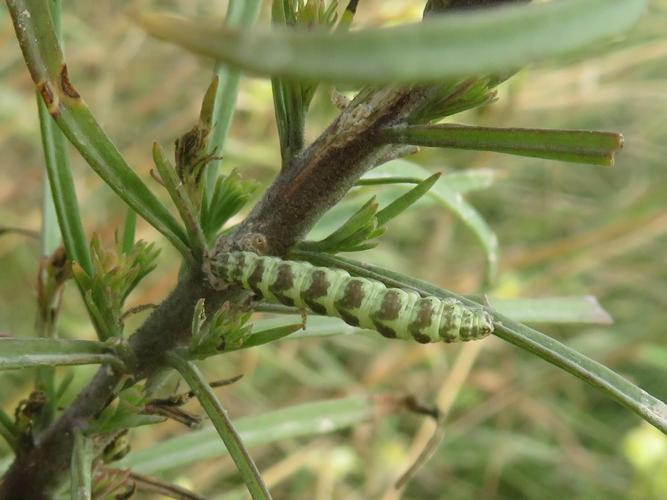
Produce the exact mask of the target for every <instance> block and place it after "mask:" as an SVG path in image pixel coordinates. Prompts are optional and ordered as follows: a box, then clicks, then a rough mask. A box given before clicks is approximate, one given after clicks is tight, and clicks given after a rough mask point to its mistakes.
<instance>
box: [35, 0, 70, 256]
mask: <svg viewBox="0 0 667 500" xmlns="http://www.w3.org/2000/svg"><path fill="white" fill-rule="evenodd" d="M49 6H50V12H51V18H52V19H53V26H54V29H55V32H56V36H57V37H58V39H59V40H60V44H61V46H62V29H61V22H60V18H61V16H60V11H61V6H60V0H53V1H51V2H50V4H49ZM35 97H36V98H37V107H38V112H39V121H40V131H41V134H42V147H43V150H44V159H45V161H46V162H49V161H51V162H58V161H62V160H64V161H65V163H63V166H62V167H60V168H67V169H69V165H68V163H67V160H68V157H67V151H66V150H65V147H64V144H65V139H64V137H63V135H62V132H61V131H60V130H59V129H58V127H57V126H56V125H55V123H53V121H52V120H51V117H50V116H49V114H48V112H47V110H46V107H45V106H44V102H43V101H42V98H41V96H40V95H39V93H38V92H36V93H35ZM57 136H59V137H57ZM61 155H62V156H64V158H62V157H61ZM55 164H56V165H57V164H58V163H55ZM58 168H59V167H56V169H55V170H58ZM72 191H73V188H72ZM61 240H62V237H61V232H60V226H59V224H58V215H57V213H56V207H55V204H54V200H53V193H52V192H51V186H50V184H49V181H48V172H47V177H46V178H45V181H44V182H43V183H42V255H44V256H47V255H51V254H52V253H53V252H54V251H55V249H56V248H58V246H59V245H60V242H61Z"/></svg>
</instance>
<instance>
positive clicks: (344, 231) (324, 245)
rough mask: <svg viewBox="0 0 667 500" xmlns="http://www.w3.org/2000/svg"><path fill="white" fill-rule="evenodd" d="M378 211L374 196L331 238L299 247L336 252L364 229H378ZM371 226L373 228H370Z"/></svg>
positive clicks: (330, 236) (306, 243)
mask: <svg viewBox="0 0 667 500" xmlns="http://www.w3.org/2000/svg"><path fill="white" fill-rule="evenodd" d="M377 209H378V203H377V200H376V199H375V196H373V197H372V198H371V199H370V200H368V201H367V202H366V203H364V204H363V205H362V206H361V208H359V210H357V211H356V212H355V213H354V214H352V216H351V217H350V218H349V219H347V220H346V221H345V223H344V224H343V225H342V226H341V227H339V228H338V229H336V230H335V231H334V232H333V233H331V234H330V235H329V236H327V237H326V238H324V239H323V240H321V241H305V242H303V243H301V244H300V245H299V246H300V248H304V249H308V250H312V251H319V252H327V251H332V250H336V249H337V248H338V247H339V246H340V245H341V244H343V242H345V241H346V240H348V239H350V238H352V237H353V236H356V233H358V232H360V231H363V230H364V229H370V230H371V231H372V230H374V229H375V228H376V227H377V223H375V221H374V219H375V216H376V212H377ZM369 225H371V226H372V227H371V228H368V226H369ZM357 241H359V240H358V239H357V238H355V242H357Z"/></svg>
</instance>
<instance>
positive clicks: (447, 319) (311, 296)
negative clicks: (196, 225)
mask: <svg viewBox="0 0 667 500" xmlns="http://www.w3.org/2000/svg"><path fill="white" fill-rule="evenodd" d="M212 267H213V269H212V271H213V274H214V275H215V276H216V277H217V278H219V279H221V280H223V281H224V282H227V283H236V284H238V285H241V286H243V287H244V288H246V289H248V290H252V291H253V292H254V293H255V294H257V295H258V296H260V297H263V298H265V299H268V300H272V301H277V302H280V303H282V304H285V305H289V306H297V307H300V308H307V309H310V310H312V311H314V312H316V313H319V314H326V315H327V316H337V317H339V318H341V319H342V320H343V321H345V322H346V323H348V324H350V325H352V326H360V327H362V328H369V329H372V330H377V331H378V332H379V333H381V334H382V335H384V336H385V337H389V338H401V339H406V340H409V339H414V340H416V341H417V342H420V343H429V342H459V341H465V340H476V339H481V338H483V337H486V336H487V335H489V334H490V333H491V332H493V319H492V317H491V315H490V314H489V313H487V312H486V311H485V310H484V309H483V308H482V307H470V306H467V305H465V304H463V303H462V302H461V301H458V300H456V299H438V298H436V297H421V296H419V295H418V294H417V293H416V292H412V291H405V290H401V289H399V288H387V287H386V286H385V285H384V284H383V283H381V282H379V281H375V280H370V279H366V278H357V277H352V276H350V275H349V273H347V272H346V271H343V270H341V269H329V268H327V267H315V266H313V265H311V264H309V263H307V262H295V261H289V260H282V259H279V258H276V257H263V256H259V255H257V254H254V253H250V252H228V253H221V254H220V255H219V257H218V259H217V265H214V266H212Z"/></svg>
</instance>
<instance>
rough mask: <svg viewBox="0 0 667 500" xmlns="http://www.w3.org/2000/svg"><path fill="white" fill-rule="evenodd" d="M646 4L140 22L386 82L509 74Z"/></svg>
mask: <svg viewBox="0 0 667 500" xmlns="http://www.w3.org/2000/svg"><path fill="white" fill-rule="evenodd" d="M644 6H645V1H643V0H561V1H559V2H550V3H546V4H545V3H539V4H535V5H528V6H510V7H504V8H498V9H482V10H479V11H475V12H471V13H452V14H448V15H442V16H433V17H432V18H429V19H427V20H426V21H424V22H423V23H421V24H416V25H409V26H399V27H394V28H386V29H369V30H365V31H357V32H349V33H345V32H338V33H334V34H328V33H326V32H323V31H312V32H308V31H297V30H288V29H275V30H272V31H266V30H264V31H260V30H256V31H238V30H229V29H221V28H220V27H219V26H217V25H215V24H213V23H210V22H209V23H207V22H205V21H201V20H197V21H194V20H187V19H183V18H179V17H175V16H169V15H164V14H154V13H144V14H141V15H139V16H138V21H139V22H140V23H141V24H142V26H143V27H144V29H145V30H146V31H147V32H148V33H150V34H152V35H154V36H156V37H158V38H161V39H164V40H167V41H171V42H174V43H177V44H179V45H181V46H183V47H185V48H187V49H189V50H191V51H193V52H196V53H199V54H203V55H207V56H210V57H213V58H216V59H219V60H221V61H225V62H227V63H229V64H233V65H236V66H238V67H240V68H242V69H244V70H248V71H251V72H253V73H258V74H262V75H272V76H280V77H288V78H297V79H307V80H321V81H324V80H326V81H331V82H365V83H378V84H382V83H396V82H406V83H413V82H415V81H425V80H431V81H433V80H443V79H447V78H452V77H460V76H464V75H471V74H478V75H479V74H485V73H490V72H497V71H501V72H502V71H507V70H508V69H512V68H518V67H521V66H524V65H526V64H528V63H531V62H535V61H542V60H544V59H545V58H548V57H553V56H557V55H560V54H565V53H569V52H572V51H574V50H575V49H578V48H581V47H584V46H586V45H588V44H590V43H591V42H594V41H596V40H599V39H602V38H606V37H609V36H611V35H615V34H617V33H620V32H622V31H624V30H626V29H628V28H629V27H631V26H632V25H633V24H634V23H635V22H636V21H637V19H638V18H639V16H640V14H641V13H642V11H643V10H644ZM322 54H326V57H322Z"/></svg>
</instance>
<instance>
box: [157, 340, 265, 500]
mask: <svg viewBox="0 0 667 500" xmlns="http://www.w3.org/2000/svg"><path fill="white" fill-rule="evenodd" d="M167 359H168V360H169V364H170V365H171V366H173V367H174V368H175V369H176V370H177V371H178V372H179V373H180V374H181V376H182V377H183V378H184V379H185V381H186V382H187V384H188V385H189V386H190V389H192V392H194V394H195V396H196V397H197V399H198V400H199V403H200V404H201V405H202V407H203V408H204V410H205V411H206V414H207V415H208V417H209V418H210V419H211V422H212V423H213V426H214V427H215V428H216V430H217V431H218V434H219V435H220V437H221V438H222V440H223V442H224V443H225V446H226V447H227V450H228V451H229V454H230V455H231V457H232V459H233V460H234V463H235V464H236V467H237V469H238V470H239V473H240V474H241V478H242V479H243V482H244V483H245V484H246V486H247V488H248V491H249V492H250V494H251V495H252V498H253V499H256V500H257V499H265V500H267V499H270V498H271V494H270V493H269V490H268V489H267V488H266V485H265V484H264V481H263V479H262V476H261V475H260V473H259V470H258V469H257V466H256V465H255V462H254V461H253V460H252V457H251V456H250V454H249V453H248V450H246V448H245V446H244V444H243V442H242V441H241V438H240V437H239V435H238V433H237V432H236V429H234V426H233V424H232V421H231V419H230V418H229V415H228V414H227V410H225V408H224V407H223V406H222V403H221V402H220V400H219V399H218V398H217V397H216V395H215V393H214V392H213V389H211V387H210V386H209V384H208V382H206V378H205V377H204V375H203V374H202V373H201V372H200V371H199V369H198V368H197V366H196V365H195V364H194V363H192V362H191V361H188V360H187V359H185V358H183V357H182V356H180V355H179V354H177V353H170V354H169V355H168V356H167Z"/></svg>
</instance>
